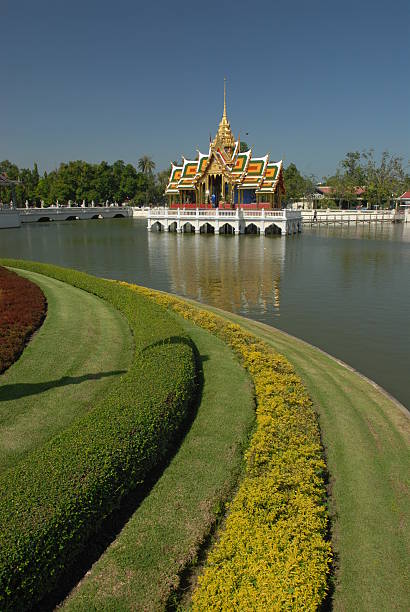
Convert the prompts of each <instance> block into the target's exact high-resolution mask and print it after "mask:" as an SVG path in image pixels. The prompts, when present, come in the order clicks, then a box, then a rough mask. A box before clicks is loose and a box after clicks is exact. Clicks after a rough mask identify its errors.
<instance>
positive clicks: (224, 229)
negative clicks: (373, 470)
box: [219, 223, 235, 234]
mask: <svg viewBox="0 0 410 612" xmlns="http://www.w3.org/2000/svg"><path fill="white" fill-rule="evenodd" d="M219 233H220V234H235V228H234V227H233V225H231V224H230V223H224V224H223V225H221V226H220V228H219Z"/></svg>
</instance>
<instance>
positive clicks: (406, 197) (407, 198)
mask: <svg viewBox="0 0 410 612" xmlns="http://www.w3.org/2000/svg"><path fill="white" fill-rule="evenodd" d="M397 202H398V204H399V206H410V191H405V192H404V193H402V194H401V196H399V197H398V198H397Z"/></svg>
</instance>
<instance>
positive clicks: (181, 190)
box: [165, 85, 285, 209]
mask: <svg viewBox="0 0 410 612" xmlns="http://www.w3.org/2000/svg"><path fill="white" fill-rule="evenodd" d="M182 160H183V164H182V166H176V165H175V164H172V167H171V175H170V179H169V183H168V186H167V188H166V190H165V194H166V195H167V199H168V205H169V207H170V208H178V207H180V206H182V205H184V206H186V205H189V204H191V205H193V204H195V205H196V206H198V207H200V208H202V207H203V208H208V207H211V206H212V205H213V206H216V207H219V208H234V207H238V205H239V206H240V207H243V208H264V209H272V208H281V197H282V195H283V194H284V192H285V188H284V183H283V164H282V161H279V162H273V161H270V160H269V154H268V155H265V156H264V157H252V149H249V150H248V151H241V143H240V138H239V137H238V139H237V140H235V138H234V136H233V134H232V131H231V126H230V123H229V121H228V118H227V115H226V86H225V85H224V109H223V115H222V119H221V122H220V124H219V127H218V131H217V134H216V136H215V138H214V140H212V141H210V143H209V151H208V153H206V154H204V153H200V152H199V151H198V156H197V159H195V160H188V159H185V158H182Z"/></svg>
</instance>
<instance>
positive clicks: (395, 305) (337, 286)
mask: <svg viewBox="0 0 410 612" xmlns="http://www.w3.org/2000/svg"><path fill="white" fill-rule="evenodd" d="M1 256H2V257H21V258H25V259H34V260H37V261H48V262H51V263H55V264H58V265H62V266H67V267H72V268H77V269H80V270H85V271H86V272H90V273H91V274H95V275H97V276H104V277H108V278H117V279H122V280H128V281H130V282H134V283H139V284H141V285H146V286H149V287H154V288H156V289H162V290H164V291H172V292H174V293H178V294H180V295H184V296H187V297H191V298H193V299H196V300H198V301H201V302H203V303H209V304H212V305H215V306H218V307H220V308H224V309H226V310H230V311H233V312H237V313H240V314H243V315H245V316H248V317H250V318H253V319H257V320H259V321H262V322H264V323H268V324H271V325H275V326H277V327H279V328H281V329H283V330H284V331H287V332H290V333H291V334H294V335H296V336H298V337H300V338H303V339H305V340H307V341H308V342H311V343H312V344H315V345H317V346H320V347H321V348H323V349H324V350H326V351H328V352H329V353H331V354H333V355H335V356H337V357H339V358H340V359H343V360H344V361H346V362H347V363H349V364H351V365H352V366H353V367H356V368H357V369H358V370H360V371H361V372H363V373H364V374H366V375H367V376H369V377H370V378H373V379H374V380H376V381H377V382H378V383H379V384H381V385H382V386H384V387H385V388H386V389H388V390H389V391H390V392H391V393H392V394H393V395H395V396H396V397H397V398H398V399H399V400H400V401H402V402H403V403H405V404H406V405H407V406H409V407H410V385H409V384H408V364H409V362H410V321H409V314H408V304H409V303H410V224H407V225H405V224H397V225H392V224H386V225H378V226H376V225H372V226H370V227H369V226H357V227H356V226H350V227H349V228H347V227H344V228H340V227H336V228H333V227H324V226H322V227H320V228H314V229H305V231H304V232H303V234H301V235H298V236H293V237H292V236H288V237H286V238H281V237H267V236H266V237H258V236H207V235H201V236H198V235H188V234H184V235H178V234H167V233H159V234H156V233H148V232H147V230H146V222H145V221H144V220H132V219H113V220H103V221H66V222H60V223H40V224H27V225H25V226H22V227H21V228H19V229H7V230H0V257H1ZM279 315H280V316H279Z"/></svg>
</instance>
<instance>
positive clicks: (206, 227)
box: [199, 223, 215, 234]
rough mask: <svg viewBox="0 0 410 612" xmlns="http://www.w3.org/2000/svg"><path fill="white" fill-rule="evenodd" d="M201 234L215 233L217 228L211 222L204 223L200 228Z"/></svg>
mask: <svg viewBox="0 0 410 612" xmlns="http://www.w3.org/2000/svg"><path fill="white" fill-rule="evenodd" d="M199 231H200V233H201V234H215V228H214V226H213V225H211V224H210V223H204V224H203V225H201V227H200V228H199Z"/></svg>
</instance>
